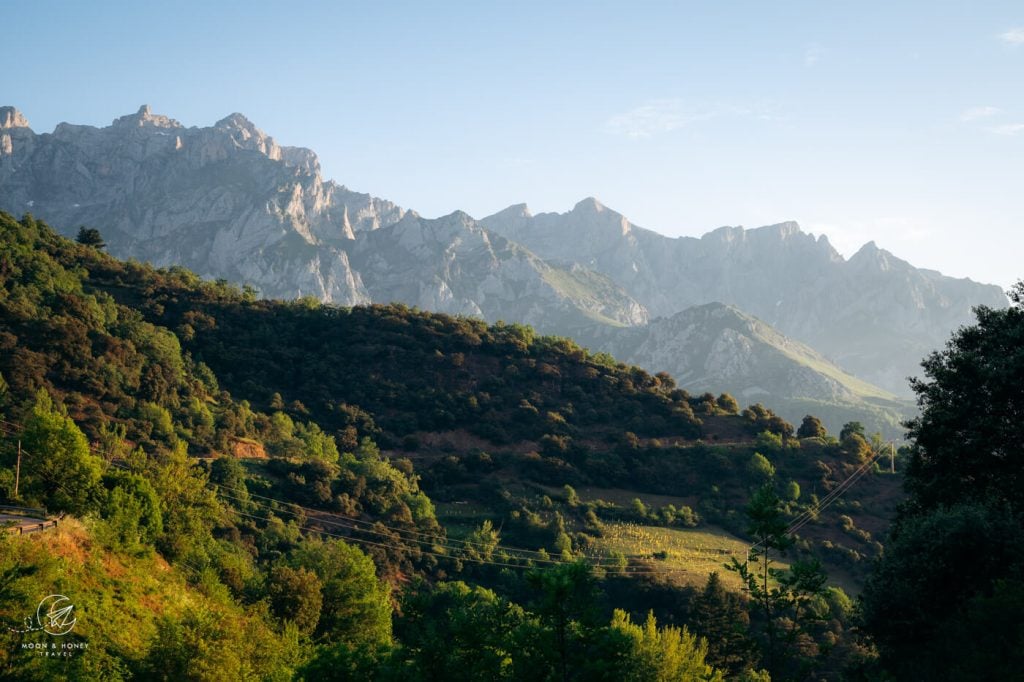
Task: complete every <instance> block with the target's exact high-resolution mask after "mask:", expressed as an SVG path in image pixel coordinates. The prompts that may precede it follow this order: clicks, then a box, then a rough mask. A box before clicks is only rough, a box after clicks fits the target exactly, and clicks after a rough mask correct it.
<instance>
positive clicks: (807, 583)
mask: <svg viewBox="0 0 1024 682" xmlns="http://www.w3.org/2000/svg"><path fill="white" fill-rule="evenodd" d="M82 241H85V242H89V244H81V243H74V242H71V241H69V240H66V239H64V238H61V237H59V236H57V235H56V234H55V233H54V232H53V231H52V230H50V229H49V228H48V227H47V226H45V225H43V224H41V223H38V222H37V221H35V220H33V219H32V218H31V217H29V216H26V217H25V218H23V219H22V220H20V221H19V220H16V219H15V218H13V217H11V216H9V215H6V214H0V412H2V414H0V418H2V419H3V421H2V422H0V424H2V425H3V428H2V432H3V434H4V438H3V441H2V453H0V456H2V459H3V469H2V473H0V491H2V494H3V495H4V496H5V497H6V499H7V502H9V503H15V504H22V505H33V506H36V505H38V506H45V507H47V509H48V510H49V511H50V512H53V513H58V512H60V513H64V514H66V515H67V516H65V517H64V520H63V521H62V522H61V524H60V525H59V526H58V530H57V531H52V532H50V534H49V535H40V536H37V537H36V538H33V537H32V536H25V537H17V536H6V535H5V536H4V538H3V540H2V541H0V570H2V571H3V575H4V576H5V582H4V587H3V590H2V591H0V617H2V618H3V620H4V622H5V623H9V624H16V623H19V622H21V621H23V619H24V616H25V615H28V614H30V613H33V612H34V609H35V606H36V604H37V603H38V601H39V599H40V598H41V597H43V596H45V595H47V594H56V593H60V594H67V595H69V597H70V598H71V599H73V600H76V602H75V603H76V604H77V609H78V613H79V615H78V622H79V626H78V627H77V628H76V630H75V631H74V637H76V638H78V640H76V641H82V642H84V643H87V644H88V645H89V646H88V649H86V650H82V651H79V652H76V655H74V656H70V657H66V658H60V659H55V660H51V659H49V658H46V657H40V656H33V655H26V654H25V653H24V649H22V648H19V646H20V644H21V643H24V642H26V641H48V640H46V635H44V634H43V633H38V632H32V633H14V632H12V633H10V635H9V637H8V639H10V640H11V646H9V647H8V648H6V649H5V650H4V654H3V655H4V656H5V658H4V659H3V660H2V666H3V668H2V670H3V674H4V675H6V676H7V677H8V678H12V679H60V678H61V677H64V678H67V679H96V678H100V677H101V678H103V679H130V678H141V679H225V680H228V679H231V680H234V679H291V678H296V677H305V678H306V679H331V678H332V676H333V678H335V679H348V678H351V677H353V676H354V677H357V678H360V679H552V680H554V679H614V680H622V679H637V680H647V679H720V678H729V679H766V677H767V675H768V674H769V673H770V674H771V676H772V679H791V678H792V679H798V678H803V677H806V676H807V675H810V674H814V675H818V676H824V677H827V678H833V679H838V678H839V676H840V675H841V674H842V671H844V670H860V671H864V670H870V669H871V666H872V665H874V663H873V660H874V654H873V650H872V648H871V646H870V645H869V644H865V643H864V642H862V641H861V640H860V639H859V637H858V636H857V635H856V632H855V631H854V630H851V626H852V621H851V613H852V603H851V601H850V599H849V597H848V596H847V593H848V592H856V591H858V590H859V585H860V583H861V580H862V579H863V576H864V575H865V574H866V571H867V567H868V564H869V562H870V560H871V559H873V558H875V557H878V556H879V555H880V554H881V551H882V546H881V545H880V544H879V542H878V539H879V536H880V533H881V532H882V531H883V530H884V527H885V523H886V518H887V517H888V515H889V514H890V513H891V512H892V510H893V509H894V508H895V504H896V502H897V501H898V500H899V498H900V493H899V477H898V476H892V475H889V474H886V473H884V472H885V471H886V470H887V468H885V469H879V467H878V461H877V460H876V456H877V452H879V451H880V446H881V443H878V442H875V443H872V442H871V440H872V439H871V436H870V434H865V433H863V429H862V428H860V426H859V425H858V424H856V423H852V424H848V425H847V427H846V428H844V429H843V432H842V433H840V434H836V435H835V436H833V435H830V434H828V433H826V432H825V430H824V428H823V427H821V425H820V422H818V421H817V420H816V419H814V418H812V417H809V418H808V419H805V420H804V421H803V423H802V424H800V425H799V429H797V430H795V429H794V427H793V425H790V424H788V423H786V422H785V421H784V420H782V419H780V418H779V417H777V416H775V415H774V414H772V412H771V411H770V410H769V409H767V408H765V407H763V406H760V405H753V406H749V407H747V408H742V407H741V406H740V405H738V404H737V403H736V401H735V400H734V399H733V398H732V397H730V396H729V395H726V394H722V395H712V394H705V395H699V396H696V395H689V394H688V393H686V392H685V391H683V390H680V389H678V388H676V386H675V384H674V382H673V380H672V378H671V377H670V376H668V375H666V374H659V375H656V376H653V375H650V374H648V373H646V372H644V371H642V370H639V369H636V368H632V367H628V366H625V365H621V364H618V363H616V362H615V361H614V359H612V358H611V357H609V356H607V355H602V354H591V353H589V352H588V351H586V350H585V349H582V348H580V347H578V346H576V345H575V344H574V343H573V342H571V341H569V340H566V339H562V338H557V337H544V336H538V335H536V334H535V333H534V332H533V330H531V329H530V328H529V327H525V326H521V325H506V324H501V323H498V324H494V325H488V324H485V323H484V322H482V321H479V320H476V319H470V318H453V317H448V316H444V315H437V314H428V313H423V312H419V311H415V310H410V309H408V308H405V307H403V306H397V305H392V306H372V307H355V308H337V307H327V306H323V305H321V304H320V303H319V302H318V301H315V300H310V299H300V300H298V301H295V302H290V303H283V302H276V301H266V300H257V299H256V297H255V296H254V295H253V292H251V291H245V290H241V289H238V288H236V287H233V286H231V285H228V284H226V283H224V282H217V283H213V282H206V281H202V280H201V279H199V278H198V277H196V276H195V275H194V274H192V273H190V272H188V271H186V270H184V269H180V268H171V269H164V270H157V269H154V268H152V267H150V266H147V265H143V264H139V263H134V262H122V261H118V260H115V259H113V258H110V257H108V256H107V255H105V254H104V253H103V252H102V249H101V248H98V246H100V245H99V243H98V242H97V240H96V239H83V240H82ZM19 441H20V443H21V448H22V464H21V470H20V477H19V480H18V491H17V494H15V490H14V488H15V481H14V477H15V469H16V458H17V444H18V442H19ZM886 459H887V458H886ZM900 464H901V462H897V468H899V466H900ZM790 530H792V533H787V531H790ZM751 543H756V544H755V546H754V547H753V548H752V551H751V552H750V554H749V558H750V561H749V562H748V561H747V550H748V548H750V545H751ZM819 561H821V562H823V564H824V569H825V572H822V571H821V567H820V564H819V563H818V562H819ZM777 562H781V563H777ZM726 564H729V565H730V566H731V567H732V568H733V569H734V570H732V571H729V570H727V569H726ZM58 566H62V567H64V568H61V569H59V570H58V568H56V567H58ZM711 572H715V573H717V574H718V575H715V576H714V577H712V578H710V579H709V577H708V573H711ZM768 575H771V582H770V583H767V584H770V585H772V586H773V588H772V589H771V590H767V591H765V590H763V589H760V588H759V587H758V585H760V584H761V582H760V581H759V579H758V577H759V576H762V577H767V576H768ZM143 576H144V578H143ZM826 580H828V581H829V582H830V583H831V584H832V585H842V588H840V587H838V586H833V587H828V586H827V585H828V583H826ZM125 585H128V586H125ZM844 590H845V591H844ZM118 604H131V605H132V606H131V607H118V606H117V605H118ZM139 604H145V605H147V606H146V608H138V607H137V606H138V605H139ZM129 635H130V636H129ZM33 638H35V639H33Z"/></svg>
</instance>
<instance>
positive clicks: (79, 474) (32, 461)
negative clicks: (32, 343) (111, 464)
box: [21, 391, 102, 514]
mask: <svg viewBox="0 0 1024 682" xmlns="http://www.w3.org/2000/svg"><path fill="white" fill-rule="evenodd" d="M21 440H22V443H23V445H24V449H25V451H26V453H27V454H26V455H25V457H24V460H23V469H24V471H25V472H26V475H25V476H24V477H23V482H22V490H24V491H25V497H26V498H27V499H29V500H35V501H37V502H38V503H39V504H41V505H43V506H45V507H47V508H48V509H51V510H54V511H67V512H71V513H76V514H82V513H85V512H88V511H91V510H94V509H96V507H97V505H98V501H99V499H100V497H101V487H100V476H101V475H102V468H101V466H102V465H101V462H100V460H99V458H97V457H96V456H95V455H93V454H92V453H91V452H90V451H89V442H88V441H87V440H86V438H85V434H83V433H82V431H81V430H80V429H79V428H78V427H77V426H76V425H75V423H74V422H73V421H72V420H71V419H70V418H69V417H68V416H67V411H66V410H65V409H63V407H62V406H56V405H54V403H53V400H52V399H51V398H50V396H49V394H48V393H47V392H46V391H39V393H38V394H37V395H36V401H35V405H34V406H33V407H32V410H31V412H30V413H29V415H28V417H27V418H26V419H25V429H24V431H23V432H22V434H21Z"/></svg>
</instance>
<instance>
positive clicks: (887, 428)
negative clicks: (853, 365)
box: [584, 303, 914, 438]
mask: <svg viewBox="0 0 1024 682" xmlns="http://www.w3.org/2000/svg"><path fill="white" fill-rule="evenodd" d="M584 341H585V342H587V343H589V345H591V347H595V348H601V349H603V350H605V351H607V352H609V353H611V354H612V355H614V356H615V357H617V358H619V359H620V360H622V361H624V362H628V363H630V364H634V365H637V366H640V367H643V368H644V369H647V370H648V371H651V372H658V371H666V372H668V373H669V374H671V375H672V376H673V377H674V378H675V379H676V381H677V382H678V384H679V386H681V387H682V388H685V389H687V390H688V391H690V392H691V393H703V392H713V393H717V392H721V391H725V392H728V393H731V394H732V395H733V396H734V397H736V398H737V399H738V400H739V401H740V403H741V404H743V405H749V404H752V403H755V402H761V403H763V404H765V405H771V406H772V409H773V410H775V412H776V413H778V414H779V415H780V416H782V417H784V418H786V419H788V420H789V421H791V422H793V423H795V424H799V423H800V420H801V419H802V418H803V416H804V415H806V414H814V415H817V416H818V417H820V418H822V420H823V421H824V422H825V424H826V426H827V427H828V429H829V430H830V431H831V432H833V433H837V432H838V431H839V430H840V428H841V427H842V425H843V424H844V423H845V422H848V421H853V420H856V421H861V422H863V423H865V424H871V425H872V426H873V428H876V429H879V430H881V431H883V433H884V435H885V436H886V437H890V438H902V436H903V429H902V427H900V425H899V422H900V421H901V419H903V418H906V417H908V416H910V414H911V413H912V412H913V408H914V406H913V404H912V403H911V402H909V401H901V400H899V399H898V398H897V396H895V395H893V394H892V393H890V392H888V391H885V390H883V389H880V388H878V387H877V386H874V385H872V384H869V383H867V382H866V381H863V380H861V379H858V378H857V377H855V376H852V375H851V374H849V373H847V372H845V371H843V370H842V369H840V368H839V367H837V366H836V365H835V364H833V363H832V362H831V361H829V360H828V359H827V358H825V357H823V356H822V355H821V354H820V353H818V352H817V351H815V350H814V349H812V348H810V347H808V346H807V345H805V344H803V343H800V342H798V341H794V340H793V339H791V338H788V337H786V336H783V335H782V334H780V333H779V332H778V331H777V330H775V329H774V328H772V327H771V326H770V325H768V324H766V323H764V322H762V321H761V320H758V319H757V318H755V317H752V316H750V315H747V314H746V313H744V312H743V311H741V310H739V309H738V308H735V307H734V306H729V305H724V304H722V303H708V304H705V305H700V306H693V307H691V308H687V309H686V310H684V311H682V312H679V313H676V314H675V315H672V316H670V317H659V318H655V319H654V320H652V321H651V322H650V323H649V324H648V325H646V326H643V327H629V328H620V329H602V330H597V331H595V332H594V333H593V335H592V337H590V338H584Z"/></svg>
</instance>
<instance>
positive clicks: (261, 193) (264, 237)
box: [0, 106, 647, 331]
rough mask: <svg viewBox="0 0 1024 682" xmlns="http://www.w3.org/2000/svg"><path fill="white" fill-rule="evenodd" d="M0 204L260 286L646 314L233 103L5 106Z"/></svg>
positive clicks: (531, 310)
mask: <svg viewBox="0 0 1024 682" xmlns="http://www.w3.org/2000/svg"><path fill="white" fill-rule="evenodd" d="M0 209H3V210H7V211H10V212H13V213H15V214H19V215H20V214H21V213H24V212H31V213H33V214H34V215H36V216H38V217H40V218H42V219H44V220H46V221H47V222H49V223H51V224H52V225H54V226H55V227H57V228H58V229H60V230H62V231H63V232H64V233H65V234H74V233H75V231H77V229H78V227H79V226H80V225H88V226H90V227H97V228H99V229H100V230H101V232H102V234H103V236H104V238H105V240H106V242H107V244H108V246H109V249H110V251H111V252H112V253H114V254H115V255H118V256H121V257H134V258H138V259H140V260H146V261H149V262H152V263H154V264H156V265H184V266H187V267H188V268H190V269H192V270H194V271H196V272H197V273H198V274H200V275H202V276H205V277H214V278H225V279H228V280H230V281H234V282H237V283H240V284H249V285H252V286H255V287H256V288H257V289H258V290H259V291H260V293H261V294H263V295H264V296H272V297H278V298H293V297H296V296H307V295H311V296H315V297H317V298H319V299H321V300H323V301H325V302H329V303H336V304H342V305H354V304H360V303H370V302H389V301H400V302H404V303H407V304H410V305H416V306H419V307H421V308H424V309H427V310H434V311H439V312H448V313H456V314H466V315H481V316H483V317H485V318H487V319H489V320H497V319H506V320H510V321H523V322H529V323H533V324H537V325H539V326H541V327H543V328H545V329H548V330H559V331H571V330H572V329H573V328H575V327H577V326H580V325H583V324H588V323H592V322H594V321H595V320H597V321H600V322H604V323H610V324H616V325H619V324H621V325H631V324H642V323H644V322H646V321H647V311H646V309H645V308H644V307H643V306H642V305H640V304H639V303H638V302H637V301H635V300H634V299H632V298H631V297H629V296H627V295H626V294H625V293H624V292H622V291H621V289H620V288H618V286H617V285H615V284H613V283H611V282H610V281H609V280H607V278H604V277H602V276H600V275H597V274H596V273H590V272H584V271H582V270H581V269H580V268H568V269H561V268H558V267H555V266H551V265H549V264H547V263H545V262H544V261H542V260H541V259H539V258H537V257H536V256H534V255H533V254H531V253H529V252H528V251H527V250H526V249H524V248H522V247H519V246H517V245H514V244H512V243H510V242H509V241H508V240H507V239H505V238H503V237H499V236H495V235H490V234H488V233H487V231H486V230H484V229H483V228H482V227H481V226H480V225H479V224H477V223H476V222H475V221H474V220H473V219H472V218H470V217H469V216H467V215H465V214H463V213H455V214H452V215H451V216H446V217H444V218H439V219H437V220H424V219H421V218H420V217H419V216H418V215H416V214H415V213H413V212H410V211H406V210H404V209H402V208H399V207H398V206H396V205H395V204H393V203H391V202H389V201H385V200H382V199H377V198H375V197H372V196H370V195H368V194H360V193H357V192H353V191H351V190H349V189H347V188H345V187H344V186H341V185H338V184H335V183H334V182H331V181H325V180H324V179H323V178H322V177H321V175H320V164H319V161H318V160H317V157H316V154H314V153H313V152H312V151H310V150H308V149H300V148H296V147H282V146H280V145H278V144H277V142H275V141H274V139H273V138H272V137H270V136H268V135H267V134H265V133H264V132H263V131H261V130H260V129H259V128H257V127H256V126H255V125H253V123H252V122H251V121H249V120H248V119H247V118H246V117H245V116H243V115H241V114H237V113H236V114H231V115H230V116H227V117H225V118H223V119H221V120H220V121H218V122H217V123H215V124H214V125H213V126H211V127H207V128H185V127H183V126H182V125H181V124H180V123H178V122H177V121H175V120H174V119H172V118H169V117H167V116H162V115H159V114H155V113H153V111H152V110H151V109H150V108H149V107H148V106H143V107H141V108H140V109H139V110H138V112H136V113H135V114H130V115H128V116H122V117H120V118H118V119H116V120H115V121H114V122H113V123H112V124H111V125H110V126H107V127H105V128H95V127H92V126H79V125H71V124H67V123H62V124H60V125H59V126H57V128H56V130H54V132H53V133H49V134H41V135H37V134H36V133H34V132H33V131H32V129H31V128H29V126H28V121H27V120H25V118H24V116H22V115H21V114H20V113H19V112H18V111H17V110H15V109H13V108H11V107H5V108H2V109H0ZM590 285H595V286H596V287H597V291H596V292H595V291H590V290H589V289H588V287H589V286H590Z"/></svg>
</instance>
